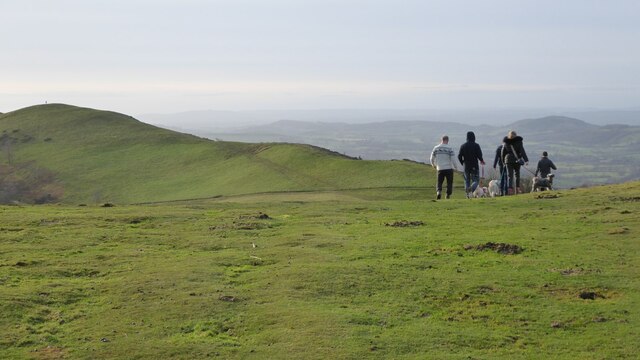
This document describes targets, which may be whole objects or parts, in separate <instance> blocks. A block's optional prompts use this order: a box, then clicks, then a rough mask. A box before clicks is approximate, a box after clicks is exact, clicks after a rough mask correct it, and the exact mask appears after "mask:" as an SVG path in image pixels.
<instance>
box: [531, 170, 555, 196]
mask: <svg viewBox="0 0 640 360" xmlns="http://www.w3.org/2000/svg"><path fill="white" fill-rule="evenodd" d="M553 176H554V175H553V174H549V175H547V177H545V178H541V177H539V176H536V177H534V178H533V184H532V185H531V192H534V191H543V190H553V188H552V186H553Z"/></svg>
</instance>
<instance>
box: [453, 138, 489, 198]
mask: <svg viewBox="0 0 640 360" xmlns="http://www.w3.org/2000/svg"><path fill="white" fill-rule="evenodd" d="M458 160H459V161H460V163H461V164H462V165H464V185H465V191H466V192H467V197H469V193H471V192H473V191H474V190H475V189H476V187H477V186H478V184H479V183H480V168H479V166H478V161H480V163H481V164H482V165H484V160H483V159H482V149H481V148H480V145H478V144H477V143H476V134H474V133H473V131H469V132H467V142H466V143H464V144H462V146H460V151H459V152H458Z"/></svg>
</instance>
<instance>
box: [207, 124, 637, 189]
mask: <svg viewBox="0 0 640 360" xmlns="http://www.w3.org/2000/svg"><path fill="white" fill-rule="evenodd" d="M510 129H515V130H517V131H518V134H521V135H522V136H523V137H524V139H525V147H526V150H527V153H528V154H529V158H530V160H531V163H530V166H529V168H530V169H531V170H535V166H536V164H537V160H538V159H539V157H540V154H541V153H542V151H548V152H549V154H550V156H551V158H552V160H553V161H554V162H555V163H556V165H557V166H558V171H557V173H556V175H558V176H557V177H556V182H557V185H558V186H560V187H564V188H569V187H577V186H582V185H593V184H605V183H616V182H625V181H629V180H635V179H639V178H640V170H639V169H640V126H630V125H605V126H598V125H593V124H589V123H587V122H584V121H582V120H579V119H575V118H570V117H565V116H548V117H543V118H532V119H524V120H520V121H516V122H513V123H511V124H509V125H505V126H489V125H465V124H460V123H456V122H438V121H385V122H378V123H368V124H345V123H331V122H302V121H292V120H287V121H278V122H275V123H272V124H270V125H262V126H255V127H248V128H246V129H244V130H236V131H228V132H227V133H206V132H204V131H201V132H196V133H197V134H199V135H201V136H206V137H210V138H218V139H224V140H233V141H251V142H260V141H288V142H300V143H307V144H313V145H316V146H321V147H324V148H328V149H331V150H334V151H338V152H341V153H345V154H347V155H351V156H361V157H362V158H364V159H383V160H384V159H410V160H415V161H427V157H428V155H429V151H430V150H431V148H432V147H433V145H435V144H436V143H437V142H438V140H439V137H440V136H441V135H442V134H448V135H449V137H450V139H451V144H453V146H454V147H458V146H460V145H461V144H462V143H463V142H464V141H465V135H466V133H467V131H474V132H475V133H476V139H477V141H478V143H479V144H480V145H481V146H482V149H483V151H484V153H485V160H486V161H487V162H488V163H491V164H492V163H493V157H494V151H495V149H496V147H497V146H498V145H499V144H500V143H501V142H502V138H503V137H504V136H505V135H506V133H507V131H508V130H510ZM527 174H529V173H528V172H526V171H525V175H527Z"/></svg>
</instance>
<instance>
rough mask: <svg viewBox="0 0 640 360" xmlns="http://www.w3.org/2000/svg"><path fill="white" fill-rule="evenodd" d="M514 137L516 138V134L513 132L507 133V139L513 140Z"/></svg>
mask: <svg viewBox="0 0 640 360" xmlns="http://www.w3.org/2000/svg"><path fill="white" fill-rule="evenodd" d="M516 136H518V134H516V132H515V131H514V130H511V131H509V134H507V137H508V138H509V139H514V138H515V137H516Z"/></svg>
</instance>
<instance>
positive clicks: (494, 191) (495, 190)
mask: <svg viewBox="0 0 640 360" xmlns="http://www.w3.org/2000/svg"><path fill="white" fill-rule="evenodd" d="M488 190H489V196H491V197H496V196H500V195H501V194H500V181H498V180H491V181H489V187H488Z"/></svg>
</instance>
